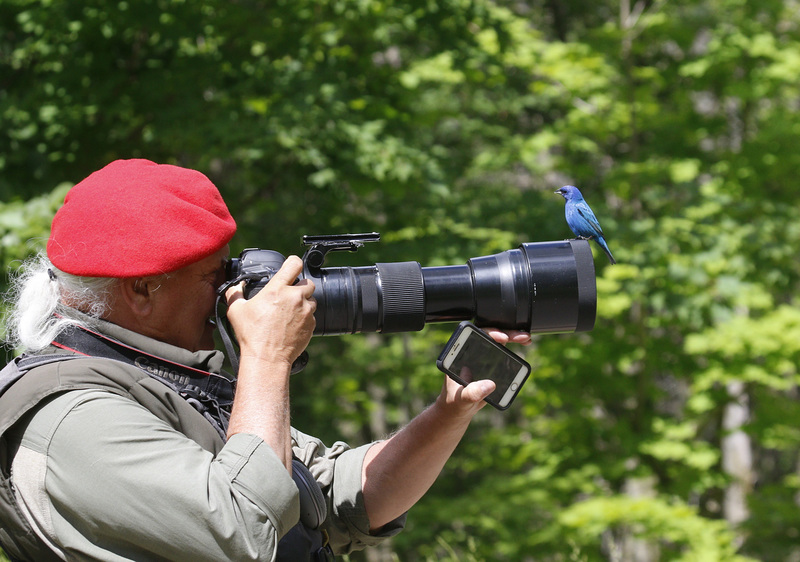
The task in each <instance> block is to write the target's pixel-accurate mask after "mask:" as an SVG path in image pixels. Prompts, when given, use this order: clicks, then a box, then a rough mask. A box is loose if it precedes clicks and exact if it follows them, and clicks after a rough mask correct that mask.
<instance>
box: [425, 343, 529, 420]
mask: <svg viewBox="0 0 800 562" xmlns="http://www.w3.org/2000/svg"><path fill="white" fill-rule="evenodd" d="M485 332H486V333H487V334H489V335H490V336H491V337H492V339H493V340H494V341H496V342H497V343H501V344H504V345H505V344H506V343H508V342H513V343H518V344H520V345H530V344H531V335H530V334H529V333H528V332H519V331H516V330H510V331H508V332H504V331H501V330H497V329H495V328H486V329H485ZM496 386H497V385H495V383H494V381H491V380H488V379H481V380H476V381H473V382H471V383H469V384H468V385H467V386H463V385H461V384H459V383H457V382H456V381H454V380H453V379H451V378H450V377H448V376H445V377H444V385H443V386H442V392H441V394H440V395H439V397H438V398H437V400H436V406H437V407H438V408H441V409H442V410H443V411H445V412H447V415H448V416H454V417H463V418H464V419H467V420H469V419H471V418H472V416H474V415H475V414H476V413H477V412H478V410H480V409H481V408H483V407H484V406H485V405H486V402H484V401H483V399H484V398H486V397H487V396H489V395H490V394H491V393H492V392H493V391H494V389H495V388H496Z"/></svg>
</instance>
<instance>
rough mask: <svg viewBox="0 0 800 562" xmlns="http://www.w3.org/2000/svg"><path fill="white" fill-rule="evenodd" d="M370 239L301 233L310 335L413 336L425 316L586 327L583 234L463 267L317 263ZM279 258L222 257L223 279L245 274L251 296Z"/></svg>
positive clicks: (547, 328)
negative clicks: (225, 260)
mask: <svg viewBox="0 0 800 562" xmlns="http://www.w3.org/2000/svg"><path fill="white" fill-rule="evenodd" d="M377 237H378V235H377V234H376V233H372V234H366V235H335V236H329V237H326V236H319V237H306V238H311V240H310V241H306V244H307V245H310V246H311V249H309V250H308V251H307V252H306V254H305V256H304V262H305V266H304V271H303V274H302V276H301V277H304V278H308V279H311V280H312V281H314V285H315V290H314V298H315V299H316V300H317V310H316V313H315V318H316V321H317V324H316V329H315V331H314V333H315V334H316V335H335V334H353V333H357V332H383V333H389V332H411V331H417V330H421V329H422V328H423V327H424V326H425V324H427V323H429V322H451V321H461V320H472V321H473V322H474V323H475V324H476V325H478V326H482V327H494V328H499V329H503V330H522V331H526V332H531V333H540V334H541V333H560V332H585V331H589V330H591V329H592V328H593V327H594V323H595V316H596V311H597V288H596V284H595V269H594V259H593V257H592V251H591V248H590V247H589V243H588V241H586V240H561V241H551V242H528V243H524V244H521V245H520V246H519V247H518V248H515V249H512V250H506V251H505V252H501V253H499V254H493V255H490V256H482V257H476V258H471V259H469V260H468V261H467V263H466V264H464V265H449V266H436V267H422V266H420V264H419V263H418V262H415V261H410V262H392V263H377V264H375V265H369V266H362V267H330V268H323V267H322V264H323V262H324V259H325V255H326V253H328V252H329V251H332V250H350V251H353V250H355V249H356V248H357V247H360V246H361V245H363V244H362V242H363V241H374V240H376V239H377ZM304 241H305V240H304ZM283 260H284V257H283V256H282V255H281V254H280V253H278V252H275V251H273V250H260V249H248V250H245V251H243V252H242V254H241V255H240V257H239V258H238V259H236V258H235V259H232V260H230V262H229V264H228V279H229V280H232V279H237V278H244V279H246V280H247V285H246V289H245V296H246V297H247V298H250V297H252V295H254V294H255V293H257V292H258V291H259V290H260V289H261V287H263V286H264V285H265V284H266V283H267V282H268V281H269V278H270V277H271V275H272V274H273V273H274V272H275V271H277V270H278V269H279V268H280V265H281V264H282V263H283Z"/></svg>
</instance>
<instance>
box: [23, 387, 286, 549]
mask: <svg viewBox="0 0 800 562" xmlns="http://www.w3.org/2000/svg"><path fill="white" fill-rule="evenodd" d="M20 450H25V452H26V454H24V455H22V457H21V458H22V459H25V462H27V463H29V464H30V463H32V464H36V463H37V462H38V463H39V465H40V466H39V467H38V468H37V469H36V470H30V467H25V470H26V472H27V473H28V474H41V475H42V478H41V479H40V480H41V481H39V482H27V483H26V485H25V486H23V492H22V493H24V494H25V495H26V496H27V497H25V498H24V500H25V503H26V504H30V505H32V506H33V507H34V508H35V509H33V510H29V513H34V514H35V513H44V514H47V517H46V520H43V521H37V526H38V527H39V528H40V529H43V532H45V533H46V534H48V535H49V538H50V539H51V540H52V541H53V543H55V545H57V546H58V547H59V548H60V549H61V550H62V551H63V552H65V553H67V557H68V558H69V556H70V555H72V556H75V557H77V558H96V559H109V560H114V559H122V558H125V559H131V558H133V559H142V558H147V559H156V558H165V559H173V560H174V559H182V560H226V559H227V560H273V559H274V556H275V551H276V548H277V543H278V539H279V538H280V537H281V536H283V534H285V533H286V532H287V531H288V530H289V529H290V528H291V527H292V526H293V525H295V524H296V523H297V521H298V520H299V500H298V492H297V488H296V487H295V486H294V485H293V483H292V479H291V476H290V475H289V473H288V472H287V471H286V469H285V467H284V466H283V465H282V464H281V462H280V460H279V459H278V457H277V456H276V455H275V454H274V453H273V452H272V450H271V449H270V447H269V446H267V445H266V444H265V443H264V442H263V441H262V440H261V439H260V438H258V437H255V436H252V435H247V434H240V435H235V436H234V437H233V438H231V439H230V440H229V441H228V443H227V444H226V445H225V446H224V447H223V449H222V450H221V451H220V453H219V454H217V455H216V457H215V456H214V455H212V454H211V453H210V452H208V451H206V450H204V449H202V448H201V447H200V446H199V445H197V444H196V443H195V442H194V441H192V440H191V439H189V438H187V437H186V436H184V435H183V434H181V433H179V432H177V431H175V430H173V429H172V428H170V427H169V426H168V425H166V424H165V423H164V422H162V421H161V420H159V419H158V418H156V417H155V416H153V415H152V414H151V413H150V412H148V411H147V410H146V409H145V408H143V407H142V406H140V405H139V404H137V403H135V402H133V401H131V400H129V399H127V398H123V397H119V396H116V395H114V394H110V393H107V392H102V391H96V390H90V391H77V392H70V393H67V394H64V395H61V396H59V397H58V398H56V399H55V400H53V401H51V402H49V403H48V404H47V405H45V406H44V407H43V408H41V409H40V410H39V412H38V413H37V415H36V416H34V417H33V419H32V421H31V422H30V423H29V424H28V426H27V428H26V429H25V432H24V434H23V437H22V440H21V444H20ZM42 465H44V466H42ZM28 471H29V472H28ZM37 487H38V489H37ZM36 496H38V497H36ZM42 503H49V505H42ZM34 504H38V505H34Z"/></svg>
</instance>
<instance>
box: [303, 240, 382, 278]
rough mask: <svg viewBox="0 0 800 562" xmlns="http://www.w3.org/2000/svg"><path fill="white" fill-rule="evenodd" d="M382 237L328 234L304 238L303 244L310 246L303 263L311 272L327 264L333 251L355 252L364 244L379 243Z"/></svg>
mask: <svg viewBox="0 0 800 562" xmlns="http://www.w3.org/2000/svg"><path fill="white" fill-rule="evenodd" d="M380 239H381V235H380V234H378V233H377V232H367V233H364V234H328V235H321V236H309V235H306V236H303V244H304V245H305V246H308V247H309V248H308V250H306V253H305V255H303V262H304V263H305V265H306V267H307V268H308V269H309V270H316V269H319V268H321V267H322V265H323V264H324V263H325V256H327V255H328V252H332V251H346V252H355V251H356V250H358V249H359V248H361V247H362V246H363V245H364V242H378V241H379V240H380Z"/></svg>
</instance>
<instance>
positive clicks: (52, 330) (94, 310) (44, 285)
mask: <svg viewBox="0 0 800 562" xmlns="http://www.w3.org/2000/svg"><path fill="white" fill-rule="evenodd" d="M118 281H119V280H118V279H113V278H107V277H78V276H75V275H70V274H68V273H64V272H63V271H60V270H58V269H56V268H55V267H54V266H53V264H52V263H50V260H49V259H47V256H45V255H43V254H39V255H37V256H34V257H32V258H29V259H27V260H26V261H25V262H23V264H22V266H21V267H20V269H19V270H18V271H17V272H16V273H14V274H12V276H11V287H10V289H9V291H8V293H7V294H6V300H7V302H10V303H11V309H10V310H9V311H8V313H7V314H6V319H5V329H6V343H7V344H8V345H9V346H11V347H12V348H14V349H16V350H17V351H19V352H22V351H29V352H35V351H38V350H40V349H43V348H45V347H47V346H48V345H49V344H50V342H52V341H53V339H54V338H55V337H56V335H57V334H58V333H59V332H61V331H62V330H63V329H64V328H65V327H67V326H82V327H85V328H92V327H93V322H92V321H93V320H96V319H99V318H102V317H103V316H105V315H106V314H107V312H108V311H109V309H110V306H111V297H112V291H111V289H112V287H113V286H114V285H115V284H116V283H117V282H118ZM64 303H69V306H67V305H66V304H64ZM78 311H80V312H78ZM56 314H57V315H56Z"/></svg>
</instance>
